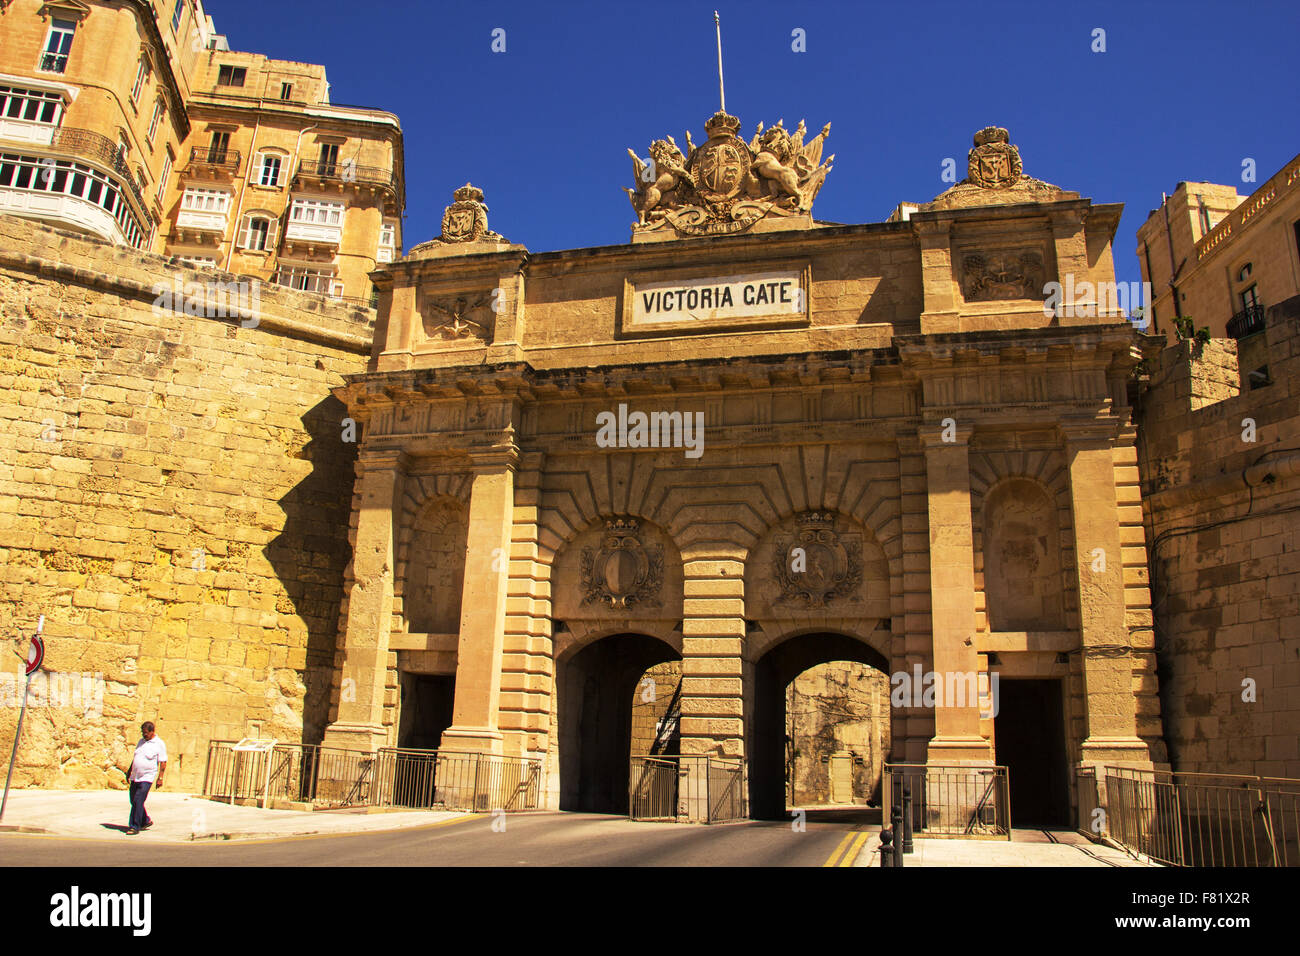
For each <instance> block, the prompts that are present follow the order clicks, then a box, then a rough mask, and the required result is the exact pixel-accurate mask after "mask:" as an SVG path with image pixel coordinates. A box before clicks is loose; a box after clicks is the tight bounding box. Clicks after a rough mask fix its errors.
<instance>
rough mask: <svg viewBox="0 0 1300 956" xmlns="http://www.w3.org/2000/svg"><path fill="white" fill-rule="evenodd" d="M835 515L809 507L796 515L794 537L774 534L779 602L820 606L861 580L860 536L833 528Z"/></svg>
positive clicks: (823, 605) (775, 572) (842, 594)
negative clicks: (779, 593)
mask: <svg viewBox="0 0 1300 956" xmlns="http://www.w3.org/2000/svg"><path fill="white" fill-rule="evenodd" d="M834 525H835V519H834V516H833V515H831V514H828V513H824V512H817V511H810V512H806V513H804V514H801V515H799V517H798V518H797V519H796V526H797V531H796V532H795V535H794V537H790V538H777V539H776V549H775V552H774V558H775V563H774V567H773V571H774V574H775V577H776V581H777V584H778V585H779V587H780V589H781V595H780V597H779V598H778V603H797V604H800V605H802V606H804V607H809V608H819V607H825V606H826V605H827V604H830V603H831V602H833V601H835V600H836V599H838V598H843V597H847V596H848V595H850V594H852V593H853V591H855V590H856V589H857V587H858V586H859V585H860V584H861V583H862V539H861V536H859V535H855V534H840V533H839V532H837V531H836V530H835V527H834Z"/></svg>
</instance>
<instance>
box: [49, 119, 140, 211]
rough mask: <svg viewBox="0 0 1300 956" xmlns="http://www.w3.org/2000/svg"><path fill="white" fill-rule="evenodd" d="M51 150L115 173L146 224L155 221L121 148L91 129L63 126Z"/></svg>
mask: <svg viewBox="0 0 1300 956" xmlns="http://www.w3.org/2000/svg"><path fill="white" fill-rule="evenodd" d="M50 149H53V150H58V151H59V152H61V153H66V154H68V155H70V156H78V157H80V158H82V159H89V160H90V161H92V162H95V163H99V164H100V165H101V166H107V167H108V168H109V169H111V170H113V172H115V173H117V175H118V176H119V177H121V180H122V185H123V186H125V187H126V189H127V191H128V192H129V193H130V194H131V196H132V197H133V198H134V199H135V202H136V206H137V208H138V211H139V212H140V213H141V214H142V215H143V216H144V217H145V221H146V222H152V221H153V214H152V213H151V212H150V211H149V205H148V204H147V203H146V202H145V201H144V196H142V195H141V194H140V188H139V186H137V185H136V182H135V178H134V177H133V176H132V175H131V170H130V169H129V168H128V167H127V165H126V159H125V157H123V155H122V150H121V147H120V146H118V144H117V143H115V142H113V141H112V140H111V139H109V138H108V137H107V136H104V135H103V134H102V133H96V132H95V131H94V130H90V129H76V128H69V127H63V126H61V127H59V128H58V129H56V130H54V133H53V135H52V136H51V138H50ZM148 231H149V230H148V229H145V232H146V233H147V232H148Z"/></svg>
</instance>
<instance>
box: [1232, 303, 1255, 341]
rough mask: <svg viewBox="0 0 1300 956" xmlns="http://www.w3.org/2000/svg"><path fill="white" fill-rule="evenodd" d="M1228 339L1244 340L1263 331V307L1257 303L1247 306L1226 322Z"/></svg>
mask: <svg viewBox="0 0 1300 956" xmlns="http://www.w3.org/2000/svg"><path fill="white" fill-rule="evenodd" d="M1227 331H1228V337H1229V338H1232V339H1244V338H1245V337H1246V336H1248V335H1254V334H1255V333H1256V332H1263V331H1264V307H1263V306H1262V305H1260V304H1259V303H1256V304H1255V305H1251V306H1247V307H1246V308H1244V309H1242V310H1241V311H1240V312H1238V313H1237V314H1236V315H1234V316H1233V317H1232V318H1230V319H1229V320H1228V329H1227Z"/></svg>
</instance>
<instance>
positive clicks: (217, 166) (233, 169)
mask: <svg viewBox="0 0 1300 956" xmlns="http://www.w3.org/2000/svg"><path fill="white" fill-rule="evenodd" d="M242 159H243V157H242V156H241V155H240V153H239V150H237V149H213V148H212V147H211V146H195V147H193V148H192V149H191V150H190V167H191V168H196V169H199V168H201V169H208V170H212V171H213V172H223V173H228V174H230V175H231V176H235V175H238V174H239V164H240V162H241V161H242Z"/></svg>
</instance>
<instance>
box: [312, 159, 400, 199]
mask: <svg viewBox="0 0 1300 956" xmlns="http://www.w3.org/2000/svg"><path fill="white" fill-rule="evenodd" d="M302 176H310V177H312V178H313V179H321V180H327V181H330V182H339V183H364V184H365V185H367V186H382V187H384V188H387V189H390V190H392V191H393V192H396V191H397V175H396V174H395V173H394V172H393V170H391V169H385V168H384V167H382V166H359V165H357V164H356V163H354V162H352V161H351V160H346V159H344V160H335V161H333V162H328V161H322V160H302V161H301V162H299V163H298V177H302Z"/></svg>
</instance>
